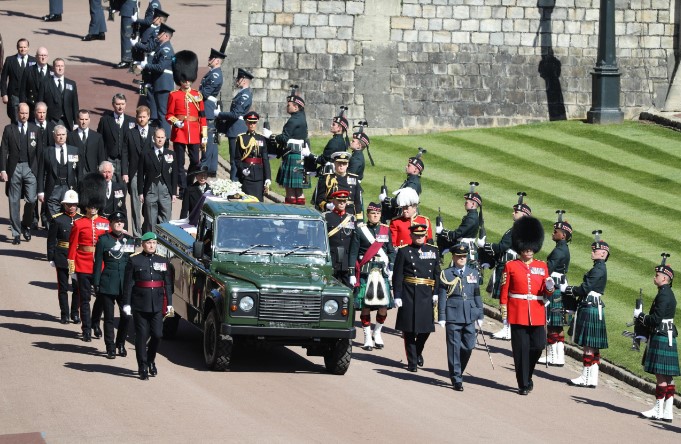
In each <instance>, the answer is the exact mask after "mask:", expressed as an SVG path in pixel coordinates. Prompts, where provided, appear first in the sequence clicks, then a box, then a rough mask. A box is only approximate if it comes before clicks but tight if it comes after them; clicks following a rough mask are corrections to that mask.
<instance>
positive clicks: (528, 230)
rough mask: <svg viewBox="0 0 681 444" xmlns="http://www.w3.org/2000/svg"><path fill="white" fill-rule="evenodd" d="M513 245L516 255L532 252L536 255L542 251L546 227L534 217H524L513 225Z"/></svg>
mask: <svg viewBox="0 0 681 444" xmlns="http://www.w3.org/2000/svg"><path fill="white" fill-rule="evenodd" d="M511 239H512V241H511V244H512V246H513V249H514V250H515V251H516V253H518V254H520V252H521V251H525V250H532V251H534V252H535V253H536V252H538V251H539V250H541V246H542V244H543V243H544V227H542V224H541V222H539V219H537V218H536V217H532V216H524V217H521V218H520V219H518V220H517V221H515V222H514V223H513V228H511Z"/></svg>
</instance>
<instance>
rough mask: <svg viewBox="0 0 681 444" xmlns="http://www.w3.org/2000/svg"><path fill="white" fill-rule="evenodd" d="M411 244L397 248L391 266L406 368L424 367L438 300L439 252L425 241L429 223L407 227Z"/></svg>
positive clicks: (413, 369)
mask: <svg viewBox="0 0 681 444" xmlns="http://www.w3.org/2000/svg"><path fill="white" fill-rule="evenodd" d="M409 231H410V232H411V242H412V243H411V245H407V246H405V247H402V248H400V249H398V250H397V256H396V257H395V267H394V269H393V291H394V295H395V306H396V307H397V308H398V311H397V321H396V322H395V329H396V330H401V331H402V337H403V339H404V349H405V351H406V353H407V370H409V371H410V372H415V371H417V367H416V366H417V365H418V366H419V367H423V348H424V347H425V345H426V341H427V340H428V336H430V334H431V333H432V332H434V331H435V327H434V325H433V321H434V318H433V307H434V306H435V304H437V302H438V294H437V290H438V288H439V287H440V255H439V254H438V252H437V247H434V246H432V245H429V244H426V234H427V233H428V226H427V225H424V224H415V225H412V226H411V227H409Z"/></svg>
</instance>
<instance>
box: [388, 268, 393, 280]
mask: <svg viewBox="0 0 681 444" xmlns="http://www.w3.org/2000/svg"><path fill="white" fill-rule="evenodd" d="M388 280H389V281H391V282H392V280H393V271H392V270H388Z"/></svg>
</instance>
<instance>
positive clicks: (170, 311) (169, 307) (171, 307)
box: [166, 305, 175, 313]
mask: <svg viewBox="0 0 681 444" xmlns="http://www.w3.org/2000/svg"><path fill="white" fill-rule="evenodd" d="M174 311H175V310H174V309H173V306H172V305H168V308H167V310H166V313H173V312H174Z"/></svg>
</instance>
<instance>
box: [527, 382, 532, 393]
mask: <svg viewBox="0 0 681 444" xmlns="http://www.w3.org/2000/svg"><path fill="white" fill-rule="evenodd" d="M532 389H534V382H532V380H531V379H530V383H529V384H527V391H528V392H531V391H532Z"/></svg>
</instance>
